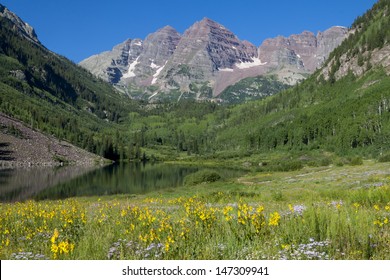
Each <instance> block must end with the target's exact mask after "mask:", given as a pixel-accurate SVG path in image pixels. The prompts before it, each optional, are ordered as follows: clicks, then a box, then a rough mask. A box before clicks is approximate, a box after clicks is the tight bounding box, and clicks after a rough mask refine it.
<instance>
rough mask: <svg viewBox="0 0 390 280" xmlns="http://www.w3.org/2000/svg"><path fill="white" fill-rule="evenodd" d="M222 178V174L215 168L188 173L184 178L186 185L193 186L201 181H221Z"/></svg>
mask: <svg viewBox="0 0 390 280" xmlns="http://www.w3.org/2000/svg"><path fill="white" fill-rule="evenodd" d="M220 179H221V175H220V174H219V173H218V172H216V171H214V170H209V169H203V170H199V171H197V172H195V173H192V174H190V175H187V176H186V177H185V178H184V185H187V186H193V185H198V184H201V183H212V182H216V181H219V180H220Z"/></svg>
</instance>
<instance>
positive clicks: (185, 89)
mask: <svg viewBox="0 0 390 280" xmlns="http://www.w3.org/2000/svg"><path fill="white" fill-rule="evenodd" d="M347 35H348V30H347V29H346V28H344V27H338V26H336V27H332V28H330V29H328V30H326V31H324V32H318V34H317V35H315V34H314V33H312V32H308V31H305V32H303V33H301V34H297V35H291V36H290V37H288V38H285V37H282V36H279V37H277V38H273V39H267V40H265V41H264V42H263V44H262V45H261V46H259V47H256V46H254V45H253V44H251V43H250V42H247V41H241V40H240V39H238V38H237V36H236V35H235V34H233V33H232V32H231V31H229V30H228V29H227V28H226V27H224V26H223V25H221V24H219V23H217V22H215V21H212V20H211V19H208V18H204V19H203V20H201V21H199V22H196V23H194V24H193V25H192V26H191V27H190V28H189V29H187V30H186V31H185V32H184V34H183V35H180V34H179V33H178V32H177V31H176V30H175V29H173V28H172V27H169V26H167V27H164V28H162V29H160V30H158V31H156V32H155V33H152V34H150V35H149V36H148V37H147V38H146V39H145V40H144V41H142V40H141V39H134V40H132V39H128V40H126V41H125V42H124V43H122V44H119V45H117V46H115V47H114V48H113V49H112V50H111V51H107V52H104V53H101V54H98V55H94V56H92V57H89V58H87V59H85V60H84V61H82V62H80V65H81V66H83V67H85V68H86V69H88V70H90V71H91V72H92V73H93V74H95V75H96V76H98V77H101V78H103V79H105V80H106V81H108V82H110V83H112V84H114V85H117V86H119V87H121V88H122V89H124V90H125V91H127V92H128V93H129V94H130V95H133V97H134V96H138V97H139V96H140V97H141V98H144V99H146V98H148V99H149V100H153V99H161V98H162V96H161V94H159V93H160V92H165V95H163V96H171V97H174V98H182V97H183V96H184V97H194V98H196V99H211V98H213V99H215V98H220V97H221V93H222V92H223V91H224V90H225V89H226V88H227V87H228V86H230V85H233V84H235V83H237V82H238V81H240V80H242V79H244V78H248V77H256V76H259V75H266V74H269V73H272V74H276V77H277V78H278V80H279V82H282V83H285V84H288V85H293V84H295V83H296V82H297V81H299V80H302V79H304V78H306V77H307V75H308V74H311V73H313V72H314V70H315V69H317V67H319V66H321V65H322V63H323V62H324V61H325V60H326V58H327V57H328V55H329V53H330V52H331V51H332V50H333V49H334V48H335V47H337V46H338V45H340V43H341V42H342V41H343V40H344V39H345V38H346V37H347ZM129 85H130V87H129ZM134 86H136V87H137V89H138V90H137V89H136V90H134V89H135V87H134ZM129 88H130V89H129ZM140 93H141V94H140ZM225 95H226V94H225Z"/></svg>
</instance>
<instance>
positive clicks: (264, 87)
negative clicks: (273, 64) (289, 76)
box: [218, 76, 289, 104]
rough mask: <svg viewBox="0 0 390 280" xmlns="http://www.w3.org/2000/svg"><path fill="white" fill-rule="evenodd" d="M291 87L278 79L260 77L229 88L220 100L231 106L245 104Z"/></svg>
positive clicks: (240, 82)
mask: <svg viewBox="0 0 390 280" xmlns="http://www.w3.org/2000/svg"><path fill="white" fill-rule="evenodd" d="M288 87H289V86H288V85H286V84H283V83H281V82H279V81H278V80H277V79H276V77H273V76H270V77H263V76H258V77H255V78H252V77H251V78H245V79H242V80H240V81H239V82H237V83H236V84H234V85H231V86H229V87H227V88H226V89H225V90H224V91H223V92H222V93H221V94H220V95H219V96H218V98H220V99H222V100H223V101H224V102H226V103H229V104H237V103H243V102H247V101H251V100H258V99H263V98H265V97H267V96H271V95H273V94H275V93H277V92H280V91H282V90H284V89H287V88H288Z"/></svg>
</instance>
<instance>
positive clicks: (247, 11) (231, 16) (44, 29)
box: [0, 0, 376, 62]
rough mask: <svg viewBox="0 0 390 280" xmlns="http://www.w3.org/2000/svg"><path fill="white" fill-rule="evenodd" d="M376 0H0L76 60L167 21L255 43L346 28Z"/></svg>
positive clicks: (57, 49)
mask: <svg viewBox="0 0 390 280" xmlns="http://www.w3.org/2000/svg"><path fill="white" fill-rule="evenodd" d="M375 2H376V0H326V1H313V0H302V1H291V0H289V1H287V0H272V1H260V0H236V1H229V0H223V1H220V0H218V1H212V0H196V1H194V0H111V1H102V0H94V1H89V0H0V3H1V4H3V5H5V6H6V7H7V8H9V9H10V10H11V11H13V12H14V13H16V14H17V15H18V16H19V17H21V18H22V19H23V20H24V21H26V22H27V23H29V24H30V25H31V26H33V27H34V28H35V31H36V33H37V34H38V38H39V39H40V41H41V42H42V43H43V44H44V45H45V46H46V47H47V48H49V49H50V50H52V51H54V52H57V53H59V54H61V55H64V56H66V57H67V58H69V59H71V60H73V61H74V62H79V61H81V60H82V59H84V58H86V57H89V56H91V55H93V54H96V53H100V52H102V51H105V50H110V49H112V47H113V46H114V45H116V44H119V43H121V42H123V41H125V40H126V39H127V38H141V39H144V38H145V37H146V36H147V35H148V34H149V33H152V32H154V31H156V30H157V29H159V28H161V27H164V26H165V25H171V26H172V27H174V28H175V29H176V30H177V31H179V32H180V33H183V32H184V31H185V30H186V29H187V28H188V27H190V26H191V25H192V24H193V23H194V22H195V21H199V20H201V19H202V18H203V17H208V18H211V19H213V20H215V21H217V22H219V23H220V24H222V25H224V26H225V27H226V28H228V29H230V30H231V31H232V32H234V33H235V34H236V35H237V36H238V38H240V39H241V40H248V41H250V42H252V43H253V44H255V45H256V46H259V45H260V44H261V43H262V41H263V40H264V39H266V38H271V37H276V36H278V35H284V36H288V35H290V34H296V33H301V32H302V31H304V30H309V31H312V32H315V33H316V32H317V31H323V30H325V29H327V28H329V27H330V26H333V25H341V26H347V27H349V26H350V25H351V24H352V22H353V20H354V19H355V18H356V17H357V16H358V15H362V14H363V13H364V12H365V11H366V10H367V9H369V8H371V7H372V5H373V4H374V3H375Z"/></svg>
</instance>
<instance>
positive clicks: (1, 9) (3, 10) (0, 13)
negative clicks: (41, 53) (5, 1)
mask: <svg viewBox="0 0 390 280" xmlns="http://www.w3.org/2000/svg"><path fill="white" fill-rule="evenodd" d="M0 17H2V18H5V19H7V20H9V21H10V22H11V23H12V24H13V25H14V29H15V30H16V32H17V33H18V34H19V35H21V36H23V37H24V38H26V39H28V40H30V41H33V42H35V43H39V40H38V37H37V35H36V33H35V30H34V28H32V27H31V26H30V25H29V24H28V23H26V22H24V21H23V20H22V19H21V18H19V17H18V16H17V15H16V14H14V13H13V12H11V11H10V10H8V9H7V7H5V6H3V5H1V4H0Z"/></svg>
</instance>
